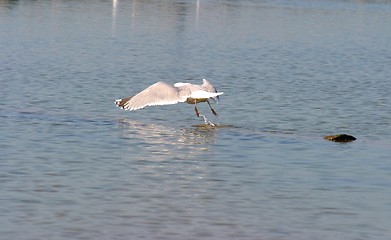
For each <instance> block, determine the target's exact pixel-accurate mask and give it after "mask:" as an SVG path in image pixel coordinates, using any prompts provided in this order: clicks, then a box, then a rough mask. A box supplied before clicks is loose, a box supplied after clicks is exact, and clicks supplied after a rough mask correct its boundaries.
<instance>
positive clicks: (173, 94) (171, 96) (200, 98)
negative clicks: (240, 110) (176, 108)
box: [115, 79, 223, 123]
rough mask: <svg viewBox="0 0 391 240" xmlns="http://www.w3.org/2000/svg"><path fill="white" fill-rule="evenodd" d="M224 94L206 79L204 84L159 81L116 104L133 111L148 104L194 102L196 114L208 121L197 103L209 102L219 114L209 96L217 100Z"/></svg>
mask: <svg viewBox="0 0 391 240" xmlns="http://www.w3.org/2000/svg"><path fill="white" fill-rule="evenodd" d="M222 94H223V92H217V90H216V88H215V87H214V86H213V85H212V84H211V83H210V82H209V81H208V80H206V79H203V80H202V85H195V84H191V83H182V82H179V83H175V84H174V86H171V85H169V84H167V83H164V82H157V83H155V84H153V85H151V86H149V87H148V88H146V89H145V90H143V91H141V92H139V93H137V94H136V95H134V96H130V97H127V98H121V99H117V100H115V104H117V106H118V107H120V108H122V109H124V110H130V111H133V110H137V109H141V108H144V107H147V106H156V105H169V104H176V103H181V102H186V103H189V104H194V110H195V112H196V116H197V117H199V116H202V117H203V118H204V120H205V122H207V119H206V117H205V116H203V115H201V114H200V113H199V111H198V109H197V103H200V102H207V103H208V105H209V107H210V110H211V111H212V113H213V114H214V115H217V113H216V111H215V110H214V109H213V108H212V106H211V105H210V102H209V98H210V99H213V100H214V101H215V102H217V101H218V100H219V96H220V95H222ZM208 122H209V121H208ZM209 123H210V122H209Z"/></svg>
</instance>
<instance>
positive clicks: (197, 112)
mask: <svg viewBox="0 0 391 240" xmlns="http://www.w3.org/2000/svg"><path fill="white" fill-rule="evenodd" d="M194 111H195V112H196V116H197V117H200V112H199V111H198V109H197V101H194Z"/></svg>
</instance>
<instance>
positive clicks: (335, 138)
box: [324, 134, 356, 142]
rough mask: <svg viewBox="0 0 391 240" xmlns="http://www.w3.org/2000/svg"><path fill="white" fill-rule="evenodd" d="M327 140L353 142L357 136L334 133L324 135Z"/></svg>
mask: <svg viewBox="0 0 391 240" xmlns="http://www.w3.org/2000/svg"><path fill="white" fill-rule="evenodd" d="M324 139H326V140H330V141H333V142H351V141H354V140H356V138H355V137H353V136H351V135H347V134H337V135H332V136H326V137H324Z"/></svg>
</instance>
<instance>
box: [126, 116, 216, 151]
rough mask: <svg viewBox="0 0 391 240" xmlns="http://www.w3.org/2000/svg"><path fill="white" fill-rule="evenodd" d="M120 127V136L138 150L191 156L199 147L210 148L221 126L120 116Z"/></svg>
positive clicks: (206, 149) (202, 149)
mask: <svg viewBox="0 0 391 240" xmlns="http://www.w3.org/2000/svg"><path fill="white" fill-rule="evenodd" d="M118 127H119V128H120V129H121V130H122V131H121V137H122V138H123V139H126V140H128V141H129V143H128V144H129V145H130V146H131V147H132V148H134V147H135V146H138V149H137V151H147V152H149V153H156V154H158V155H165V154H169V155H172V156H174V157H178V158H188V157H189V156H190V155H192V154H197V153H199V151H200V150H201V151H209V150H210V149H211V146H212V144H214V143H215V141H216V135H217V132H218V128H216V127H212V126H209V125H205V124H200V125H194V126H192V127H189V128H179V129H178V128H175V127H170V126H165V125H161V124H156V123H145V122H140V121H133V120H129V119H121V120H119V122H118Z"/></svg>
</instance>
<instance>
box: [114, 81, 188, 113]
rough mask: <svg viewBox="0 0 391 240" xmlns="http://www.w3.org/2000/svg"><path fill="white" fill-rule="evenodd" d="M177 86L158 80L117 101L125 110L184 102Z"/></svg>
mask: <svg viewBox="0 0 391 240" xmlns="http://www.w3.org/2000/svg"><path fill="white" fill-rule="evenodd" d="M184 101H186V99H184V98H183V97H182V96H180V95H179V93H178V90H177V88H175V87H173V86H170V85H168V84H167V83H164V82H157V83H155V84H153V85H151V86H149V87H148V88H146V89H145V90H143V91H141V92H140V93H138V94H136V95H134V96H132V97H128V98H123V99H118V100H116V101H115V103H116V104H117V106H118V107H120V108H123V109H125V110H137V109H141V108H144V107H147V106H155V105H168V104H176V103H179V102H184Z"/></svg>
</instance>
